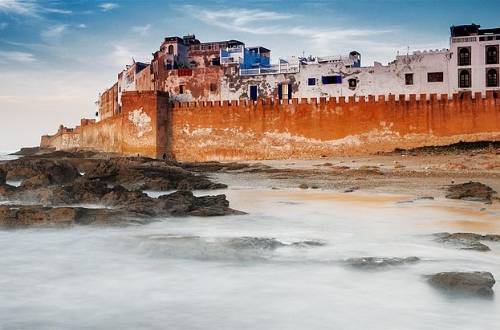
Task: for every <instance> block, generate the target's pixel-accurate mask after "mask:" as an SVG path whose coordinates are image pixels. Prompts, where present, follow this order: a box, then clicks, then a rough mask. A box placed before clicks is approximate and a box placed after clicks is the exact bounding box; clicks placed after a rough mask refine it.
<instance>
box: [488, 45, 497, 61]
mask: <svg viewBox="0 0 500 330" xmlns="http://www.w3.org/2000/svg"><path fill="white" fill-rule="evenodd" d="M486 64H498V46H487V47H486Z"/></svg>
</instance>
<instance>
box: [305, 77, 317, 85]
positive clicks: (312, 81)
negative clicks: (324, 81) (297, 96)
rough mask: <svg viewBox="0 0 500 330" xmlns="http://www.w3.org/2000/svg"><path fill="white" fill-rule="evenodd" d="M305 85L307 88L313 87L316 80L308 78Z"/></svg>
mask: <svg viewBox="0 0 500 330" xmlns="http://www.w3.org/2000/svg"><path fill="white" fill-rule="evenodd" d="M307 85H308V86H314V85H316V78H309V79H307Z"/></svg>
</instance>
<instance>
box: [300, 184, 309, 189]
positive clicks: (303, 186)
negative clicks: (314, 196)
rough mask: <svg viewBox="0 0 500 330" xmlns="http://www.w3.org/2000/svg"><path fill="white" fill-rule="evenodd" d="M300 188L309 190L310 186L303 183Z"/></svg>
mask: <svg viewBox="0 0 500 330" xmlns="http://www.w3.org/2000/svg"><path fill="white" fill-rule="evenodd" d="M299 188H300V189H309V186H308V185H307V184H305V183H301V184H300V185H299Z"/></svg>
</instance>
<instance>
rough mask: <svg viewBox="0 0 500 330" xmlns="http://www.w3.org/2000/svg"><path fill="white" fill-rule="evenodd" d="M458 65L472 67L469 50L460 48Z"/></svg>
mask: <svg viewBox="0 0 500 330" xmlns="http://www.w3.org/2000/svg"><path fill="white" fill-rule="evenodd" d="M458 65H470V49H469V48H460V50H459V51H458Z"/></svg>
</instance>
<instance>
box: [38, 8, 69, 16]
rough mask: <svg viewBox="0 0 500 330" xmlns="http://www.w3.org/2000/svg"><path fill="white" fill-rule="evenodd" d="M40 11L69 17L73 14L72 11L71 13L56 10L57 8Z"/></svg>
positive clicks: (64, 10)
mask: <svg viewBox="0 0 500 330" xmlns="http://www.w3.org/2000/svg"><path fill="white" fill-rule="evenodd" d="M42 11H43V12H46V13H54V14H61V15H71V14H73V11H71V10H66V9H57V8H43V10H42Z"/></svg>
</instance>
